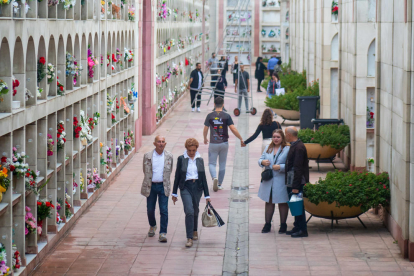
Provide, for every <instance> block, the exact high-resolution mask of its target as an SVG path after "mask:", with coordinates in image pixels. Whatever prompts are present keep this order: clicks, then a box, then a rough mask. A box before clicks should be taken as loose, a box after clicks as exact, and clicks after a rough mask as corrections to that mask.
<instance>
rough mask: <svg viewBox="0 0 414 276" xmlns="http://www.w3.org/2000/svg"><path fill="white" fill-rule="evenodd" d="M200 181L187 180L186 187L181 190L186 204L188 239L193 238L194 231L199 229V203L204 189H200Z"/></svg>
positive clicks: (182, 198)
mask: <svg viewBox="0 0 414 276" xmlns="http://www.w3.org/2000/svg"><path fill="white" fill-rule="evenodd" d="M198 181H199V180H196V181H195V182H193V181H192V180H190V181H186V182H185V186H184V189H182V190H180V194H181V200H182V201H183V205H184V214H185V231H186V234H187V239H192V238H193V232H194V231H197V229H198V213H199V212H200V209H199V204H200V199H201V195H202V193H203V190H199V189H198Z"/></svg>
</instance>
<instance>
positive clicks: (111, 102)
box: [106, 94, 115, 114]
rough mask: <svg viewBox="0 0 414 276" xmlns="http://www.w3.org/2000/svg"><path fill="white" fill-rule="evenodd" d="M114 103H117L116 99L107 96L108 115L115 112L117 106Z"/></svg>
mask: <svg viewBox="0 0 414 276" xmlns="http://www.w3.org/2000/svg"><path fill="white" fill-rule="evenodd" d="M114 101H115V97H113V98H112V99H111V97H110V96H109V94H106V112H107V113H108V114H109V113H111V112H112V111H113V110H114V106H115V104H114Z"/></svg>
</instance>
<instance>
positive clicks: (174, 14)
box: [172, 9, 178, 20]
mask: <svg viewBox="0 0 414 276" xmlns="http://www.w3.org/2000/svg"><path fill="white" fill-rule="evenodd" d="M172 13H173V16H174V20H177V17H178V9H173V10H172Z"/></svg>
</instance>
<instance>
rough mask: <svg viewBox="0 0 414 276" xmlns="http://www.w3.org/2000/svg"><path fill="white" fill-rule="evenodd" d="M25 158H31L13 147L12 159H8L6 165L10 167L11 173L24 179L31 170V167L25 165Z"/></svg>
mask: <svg viewBox="0 0 414 276" xmlns="http://www.w3.org/2000/svg"><path fill="white" fill-rule="evenodd" d="M25 158H29V156H27V155H26V153H25V152H21V153H18V152H17V148H16V147H13V156H12V159H11V160H10V159H7V162H6V163H4V164H5V166H8V167H9V169H10V171H11V172H13V175H17V177H23V176H25V174H26V172H27V170H28V169H29V165H28V164H27V163H24V159H25Z"/></svg>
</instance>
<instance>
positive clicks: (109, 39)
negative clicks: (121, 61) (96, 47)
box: [106, 33, 112, 75]
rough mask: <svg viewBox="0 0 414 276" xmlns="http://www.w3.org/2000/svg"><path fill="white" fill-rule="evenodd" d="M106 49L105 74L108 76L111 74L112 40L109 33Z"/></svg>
mask: <svg viewBox="0 0 414 276" xmlns="http://www.w3.org/2000/svg"><path fill="white" fill-rule="evenodd" d="M107 45H108V46H107V48H106V58H107V61H106V66H107V67H106V72H107V74H108V75H111V74H112V67H111V66H112V40H111V33H108V44H107Z"/></svg>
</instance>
